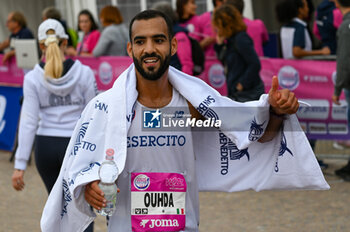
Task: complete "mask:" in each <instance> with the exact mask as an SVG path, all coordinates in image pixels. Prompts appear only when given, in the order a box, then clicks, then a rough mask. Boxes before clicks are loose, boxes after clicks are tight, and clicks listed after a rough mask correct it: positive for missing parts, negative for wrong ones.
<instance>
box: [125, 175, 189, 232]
mask: <svg viewBox="0 0 350 232" xmlns="http://www.w3.org/2000/svg"><path fill="white" fill-rule="evenodd" d="M186 188H187V185H186V180H185V178H184V177H183V175H181V174H177V173H132V174H131V224H132V230H133V231H136V232H138V231H141V232H143V231H180V230H183V229H184V228H185V225H186V210H185V205H186V201H185V200H186Z"/></svg>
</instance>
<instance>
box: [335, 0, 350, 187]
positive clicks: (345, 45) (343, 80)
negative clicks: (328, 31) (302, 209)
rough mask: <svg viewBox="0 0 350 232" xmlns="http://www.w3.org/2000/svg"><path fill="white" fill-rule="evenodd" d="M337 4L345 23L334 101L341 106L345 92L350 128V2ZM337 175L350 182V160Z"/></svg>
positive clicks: (338, 0) (340, 30)
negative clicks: (341, 96)
mask: <svg viewBox="0 0 350 232" xmlns="http://www.w3.org/2000/svg"><path fill="white" fill-rule="evenodd" d="M335 4H336V6H337V7H338V8H339V9H340V11H341V13H342V14H343V22H342V24H341V25H340V27H339V28H338V31H337V38H338V41H337V78H336V82H335V86H334V94H333V97H332V99H333V102H334V103H335V104H337V105H340V102H339V96H340V94H341V92H342V90H344V93H345V100H346V102H347V104H348V112H347V117H348V125H349V128H350V107H349V106H350V69H349V67H350V66H349V62H350V43H349V41H350V26H349V25H350V0H335ZM335 174H336V175H338V176H340V177H341V178H343V179H344V180H346V181H350V160H349V161H348V163H347V165H345V166H344V167H343V168H341V169H338V170H336V171H335Z"/></svg>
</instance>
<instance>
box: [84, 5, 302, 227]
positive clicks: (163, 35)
mask: <svg viewBox="0 0 350 232" xmlns="http://www.w3.org/2000/svg"><path fill="white" fill-rule="evenodd" d="M172 28H173V27H172V25H171V21H170V20H169V19H168V17H167V16H166V15H164V14H163V13H161V12H159V11H154V10H148V11H144V12H141V13H139V14H138V15H136V16H135V18H134V19H133V20H132V21H131V23H130V30H129V36H130V42H129V43H128V45H127V51H128V54H129V56H130V57H132V58H133V61H134V66H135V74H136V89H137V92H138V96H137V101H136V103H135V104H134V108H133V109H134V114H133V119H132V122H131V125H130V128H129V130H128V132H127V157H126V162H125V167H124V170H123V171H122V172H121V173H120V175H119V177H118V181H117V184H118V188H119V189H120V193H119V194H118V196H117V203H116V205H117V207H116V211H115V213H114V215H113V216H112V217H110V218H109V222H108V228H109V231H131V230H132V228H133V231H134V230H135V228H136V227H137V226H139V227H142V226H143V228H145V225H146V224H147V225H148V227H149V228H152V231H165V230H166V229H168V230H169V231H198V224H199V201H198V187H197V185H198V183H197V177H196V170H195V154H194V150H193V141H192V132H191V128H189V129H183V130H179V131H175V130H172V131H166V130H157V131H155V130H153V131H151V132H150V131H147V130H145V129H144V127H143V125H142V123H140V122H142V118H141V117H142V116H143V112H144V111H143V109H144V108H147V109H150V110H153V117H154V118H157V117H158V116H159V115H157V112H158V110H160V111H163V110H166V109H165V108H168V107H169V108H171V107H183V108H184V113H185V114H186V113H190V114H191V115H192V117H195V118H201V117H202V116H201V115H200V114H199V113H198V111H197V110H196V109H195V108H194V107H193V106H192V105H191V104H190V103H189V102H188V101H187V100H186V99H185V98H184V97H183V96H182V95H181V94H180V93H179V92H178V91H177V90H176V89H175V88H174V87H173V86H172V85H171V83H170V81H169V78H168V72H169V62H170V57H171V56H172V55H174V54H175V53H176V49H177V41H176V39H175V38H174V37H173V31H172ZM276 81H277V80H276V78H275V79H274V80H273V82H274V84H273V88H272V89H271V90H270V94H269V95H270V96H269V102H270V105H271V113H270V121H269V124H268V126H267V127H268V128H267V129H266V130H267V131H266V132H265V134H264V135H263V136H262V137H261V138H260V140H259V142H266V141H269V140H271V138H272V137H274V136H275V134H276V133H277V131H279V128H280V126H281V124H282V122H283V117H282V115H284V114H293V113H295V112H296V111H297V109H298V102H297V99H296V98H295V96H294V94H293V93H291V92H289V91H288V90H277V88H278V82H276ZM276 84H277V86H276ZM156 109H157V110H156ZM116 133H118V132H116ZM140 173H143V174H140ZM145 173H148V174H145ZM155 173H156V174H155ZM159 173H160V174H159ZM169 173H171V174H174V173H175V175H181V176H183V177H179V176H177V177H176V178H170V179H171V181H169V179H167V181H165V182H164V178H165V177H164V176H168V174H169ZM158 174H159V175H158ZM147 175H148V176H152V178H153V179H157V181H158V180H159V181H160V182H162V181H163V183H167V185H168V184H169V185H171V186H178V185H181V186H182V185H183V181H185V185H186V186H187V189H186V191H185V193H186V194H179V192H177V190H176V189H175V190H174V191H173V192H171V191H170V192H169V191H164V192H152V190H150V189H148V190H146V189H147V187H148V181H149V179H148V178H147V177H146V176H147ZM135 176H136V177H135ZM166 178H167V177H166ZM98 183H99V180H97V181H93V182H90V183H89V184H87V185H86V187H85V189H84V191H85V193H84V195H85V200H86V201H87V202H88V203H89V204H90V205H91V206H93V207H94V208H95V209H101V208H103V207H104V206H105V202H106V201H105V199H104V194H103V192H102V191H101V189H100V188H99V187H98ZM133 186H136V188H137V186H138V187H140V188H143V189H144V190H145V191H144V192H142V193H143V194H144V195H142V197H140V195H138V196H137V194H134V193H133V192H132V191H131V188H133ZM147 191H149V192H147ZM180 192H181V191H180ZM140 194H141V193H140ZM179 202H182V204H181V203H179ZM140 204H144V205H145V206H147V207H151V206H152V207H151V208H152V209H153V210H158V209H159V210H158V211H159V212H158V211H157V212H156V213H155V212H154V211H152V212H151V211H149V212H148V210H149V209H148V208H146V207H139V208H138V207H136V208H135V205H140ZM177 204H180V205H182V206H183V208H184V209H185V210H184V209H183V208H182V207H181V206H180V207H179V211H178V212H179V214H184V213H185V214H186V223H185V224H183V225H179V224H181V223H180V222H179V221H177V220H175V219H173V220H170V219H169V218H168V219H164V217H160V218H159V219H157V220H155V219H152V220H148V219H147V218H145V219H144V220H141V222H139V223H138V224H139V225H135V222H134V219H132V217H131V215H133V216H135V214H138V213H139V214H143V215H147V214H161V215H162V216H164V215H165V216H167V214H169V211H168V210H170V209H169V208H173V207H178V206H177ZM160 209H161V210H160ZM136 216H137V215H136ZM141 216H142V215H141ZM165 218H166V217H165ZM134 226H136V227H134ZM156 227H157V228H156ZM160 227H162V229H163V230H160ZM169 227H172V228H169ZM174 228H175V229H174ZM137 231H139V230H137ZM140 231H141V230H140ZM142 231H143V230H142ZM145 231H146V230H145ZM147 231H149V230H147Z"/></svg>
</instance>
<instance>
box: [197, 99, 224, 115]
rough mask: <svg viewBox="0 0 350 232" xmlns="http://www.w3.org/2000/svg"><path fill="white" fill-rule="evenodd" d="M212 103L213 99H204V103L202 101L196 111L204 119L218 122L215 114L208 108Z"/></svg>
mask: <svg viewBox="0 0 350 232" xmlns="http://www.w3.org/2000/svg"><path fill="white" fill-rule="evenodd" d="M214 102H215V98H213V97H212V96H210V95H209V96H208V97H207V98H206V99H204V101H202V103H200V104H199V106H198V107H197V111H198V112H199V113H200V114H201V115H203V116H204V117H205V118H212V119H214V120H215V121H216V120H219V116H218V115H217V113H216V112H215V111H214V110H213V109H211V108H210V107H209V106H210V105H211V104H212V103H214Z"/></svg>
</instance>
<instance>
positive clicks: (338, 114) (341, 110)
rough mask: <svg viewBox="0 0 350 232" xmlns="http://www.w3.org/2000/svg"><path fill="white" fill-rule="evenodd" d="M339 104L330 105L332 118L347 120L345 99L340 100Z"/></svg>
mask: <svg viewBox="0 0 350 232" xmlns="http://www.w3.org/2000/svg"><path fill="white" fill-rule="evenodd" d="M339 102H340V105H336V104H333V105H332V113H331V114H332V119H334V120H347V118H348V117H347V103H346V101H345V100H340V101H339Z"/></svg>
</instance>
